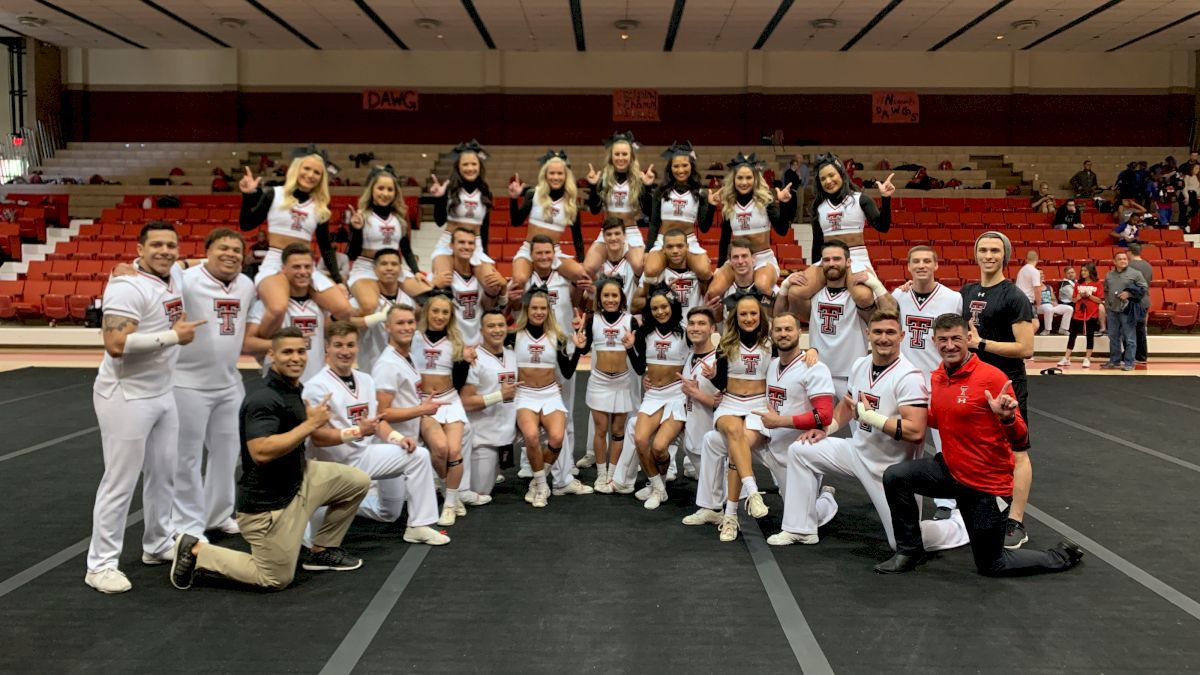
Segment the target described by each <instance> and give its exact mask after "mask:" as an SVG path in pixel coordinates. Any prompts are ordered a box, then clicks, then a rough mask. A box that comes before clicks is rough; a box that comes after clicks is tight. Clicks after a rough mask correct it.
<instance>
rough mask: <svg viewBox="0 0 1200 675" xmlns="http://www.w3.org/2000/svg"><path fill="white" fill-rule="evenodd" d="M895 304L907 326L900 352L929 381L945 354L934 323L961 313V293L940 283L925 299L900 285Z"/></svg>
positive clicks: (938, 442) (938, 439) (938, 443)
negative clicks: (939, 347)
mask: <svg viewBox="0 0 1200 675" xmlns="http://www.w3.org/2000/svg"><path fill="white" fill-rule="evenodd" d="M892 296H893V297H894V298H896V304H897V305H899V306H900V325H901V326H903V327H904V341H903V342H901V343H900V353H901V354H903V355H904V358H906V359H908V361H909V363H912V364H913V365H914V366H916V367H917V368H920V369H921V372H922V373H924V374H925V382H926V384H928V383H929V378H930V375H931V374H932V373H933V371H935V370H937V369H938V367H939V366H941V365H942V356H941V355H940V354H938V351H937V345H936V344H934V342H933V322H934V320H935V319H937V318H938V317H939V316H941V315H943V314H954V315H956V316H962V305H963V301H962V295H960V294H959V292H958V291H956V290H954V289H951V288H946V287H945V286H943V285H941V284H937V285H936V286H934V287H933V292H932V293H930V294H929V296H928V297H926V298H925V299H924V300H920V299H919V298H917V295H916V293H914V292H912V291H911V290H909V291H902V290H900V289H899V288H897V289H896V290H894V291H892ZM929 433H930V435H931V436H933V445H934V447H935V448H937V450H938V452H941V449H942V443H941V437H940V436H938V433H937V429H932V428H931V429H929Z"/></svg>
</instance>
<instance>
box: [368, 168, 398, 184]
mask: <svg viewBox="0 0 1200 675" xmlns="http://www.w3.org/2000/svg"><path fill="white" fill-rule="evenodd" d="M381 173H386V174H387V175H389V176H391V177H392V180H396V170H395V169H394V168H392V165H391V164H385V165H383V166H379V165H376V166H373V167H371V170H370V171H368V172H367V183H368V184H369V183H370V182H371V181H373V180H375V178H376V176H378V175H379V174H381ZM399 182H400V181H399V180H396V183H397V184H399Z"/></svg>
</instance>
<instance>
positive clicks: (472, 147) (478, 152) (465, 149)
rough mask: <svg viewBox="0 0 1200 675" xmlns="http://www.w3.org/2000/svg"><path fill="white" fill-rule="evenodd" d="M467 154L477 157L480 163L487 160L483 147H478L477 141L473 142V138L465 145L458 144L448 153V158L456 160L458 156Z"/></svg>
mask: <svg viewBox="0 0 1200 675" xmlns="http://www.w3.org/2000/svg"><path fill="white" fill-rule="evenodd" d="M467 153H470V154H473V155H475V156H477V157H479V159H480V160H481V161H483V160H487V158H488V154H487V151H486V150H484V149H483V147H482V146H480V145H479V141H477V140H475V139H474V138H472V139H471V140H469V141H467V142H466V143H459V144H458V145H456V146H454V149H453V150H451V151H450V156H451V157H452V158H454V159H458V158H459V156H461V155H465V154H467Z"/></svg>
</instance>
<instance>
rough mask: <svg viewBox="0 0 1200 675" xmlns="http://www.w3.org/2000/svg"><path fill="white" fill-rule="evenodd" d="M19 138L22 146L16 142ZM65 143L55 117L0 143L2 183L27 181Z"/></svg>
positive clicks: (22, 130) (35, 124) (19, 131)
mask: <svg viewBox="0 0 1200 675" xmlns="http://www.w3.org/2000/svg"><path fill="white" fill-rule="evenodd" d="M18 137H19V138H20V139H21V140H20V141H19V143H20V144H19V145H18V144H17V143H18V141H16V139H17V138H18ZM65 146H66V144H65V143H64V142H63V136H62V127H61V125H60V124H59V121H58V118H57V117H56V116H51V117H50V118H49V119H48V120H45V121H42V120H38V121H37V122H35V123H34V125H33V127H32V128H30V127H22V128H20V129H18V130H17V134H16V135H14V136H10V137H8V138H7V139H5V140H4V142H0V182H2V183H4V184H10V183H13V182H14V181H18V179H19V181H18V182H24V181H26V180H27V179H28V177H29V175H30V174H32V173H33V172H34V171H37V169H38V168H39V167H41V165H42V163H43V162H44V161H45V160H46V159H48V158H50V157H53V156H54V153H55V152H56V151H58V150H60V149H62V148H63V147H65Z"/></svg>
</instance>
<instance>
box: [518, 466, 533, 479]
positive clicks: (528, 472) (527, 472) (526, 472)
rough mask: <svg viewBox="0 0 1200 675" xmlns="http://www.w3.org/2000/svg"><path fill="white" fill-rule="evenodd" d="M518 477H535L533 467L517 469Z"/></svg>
mask: <svg viewBox="0 0 1200 675" xmlns="http://www.w3.org/2000/svg"><path fill="white" fill-rule="evenodd" d="M517 478H533V469H527V468H525V467H521V468H520V469H519V470H518V471H517Z"/></svg>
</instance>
